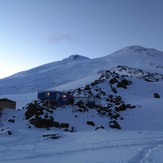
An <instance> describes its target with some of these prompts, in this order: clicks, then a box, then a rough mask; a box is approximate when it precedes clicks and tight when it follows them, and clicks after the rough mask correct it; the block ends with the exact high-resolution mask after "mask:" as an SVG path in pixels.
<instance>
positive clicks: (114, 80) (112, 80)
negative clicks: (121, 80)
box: [109, 77, 118, 84]
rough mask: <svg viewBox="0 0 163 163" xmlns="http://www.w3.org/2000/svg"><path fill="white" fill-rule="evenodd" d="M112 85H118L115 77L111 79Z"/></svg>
mask: <svg viewBox="0 0 163 163" xmlns="http://www.w3.org/2000/svg"><path fill="white" fill-rule="evenodd" d="M109 82H110V84H115V83H118V80H117V79H116V78H115V77H114V78H113V79H110V81H109Z"/></svg>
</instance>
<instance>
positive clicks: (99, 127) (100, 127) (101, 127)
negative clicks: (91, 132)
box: [95, 126, 104, 131]
mask: <svg viewBox="0 0 163 163" xmlns="http://www.w3.org/2000/svg"><path fill="white" fill-rule="evenodd" d="M99 129H104V126H98V127H96V128H95V131H97V130H99Z"/></svg>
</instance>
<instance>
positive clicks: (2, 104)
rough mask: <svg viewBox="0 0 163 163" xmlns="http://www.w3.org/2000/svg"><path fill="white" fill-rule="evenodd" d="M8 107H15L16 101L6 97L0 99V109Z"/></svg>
mask: <svg viewBox="0 0 163 163" xmlns="http://www.w3.org/2000/svg"><path fill="white" fill-rule="evenodd" d="M4 108H9V109H16V102H15V101H12V100H9V99H7V98H2V99H0V109H4Z"/></svg>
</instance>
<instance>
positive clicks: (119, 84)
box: [117, 79, 131, 89]
mask: <svg viewBox="0 0 163 163" xmlns="http://www.w3.org/2000/svg"><path fill="white" fill-rule="evenodd" d="M130 84H131V81H128V80H127V79H123V80H122V81H121V82H119V83H118V84H117V87H120V88H125V89H126V88H127V86H128V85H130Z"/></svg>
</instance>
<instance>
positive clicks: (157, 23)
mask: <svg viewBox="0 0 163 163" xmlns="http://www.w3.org/2000/svg"><path fill="white" fill-rule="evenodd" d="M0 26H1V27H0V57H1V60H0V66H1V69H0V78H2V77H6V76H9V75H11V74H14V73H16V72H19V71H23V70H27V69H30V68H33V67H36V66H38V65H42V64H45V63H49V62H53V61H58V60H62V59H63V58H65V57H68V56H69V55H72V54H80V55H85V56H88V57H90V58H96V57H101V56H105V55H108V54H110V53H112V52H114V51H116V50H119V49H121V48H123V47H126V46H129V45H141V46H145V47H151V48H155V49H158V50H162V51H163V38H162V36H163V1H162V0H0Z"/></svg>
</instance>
